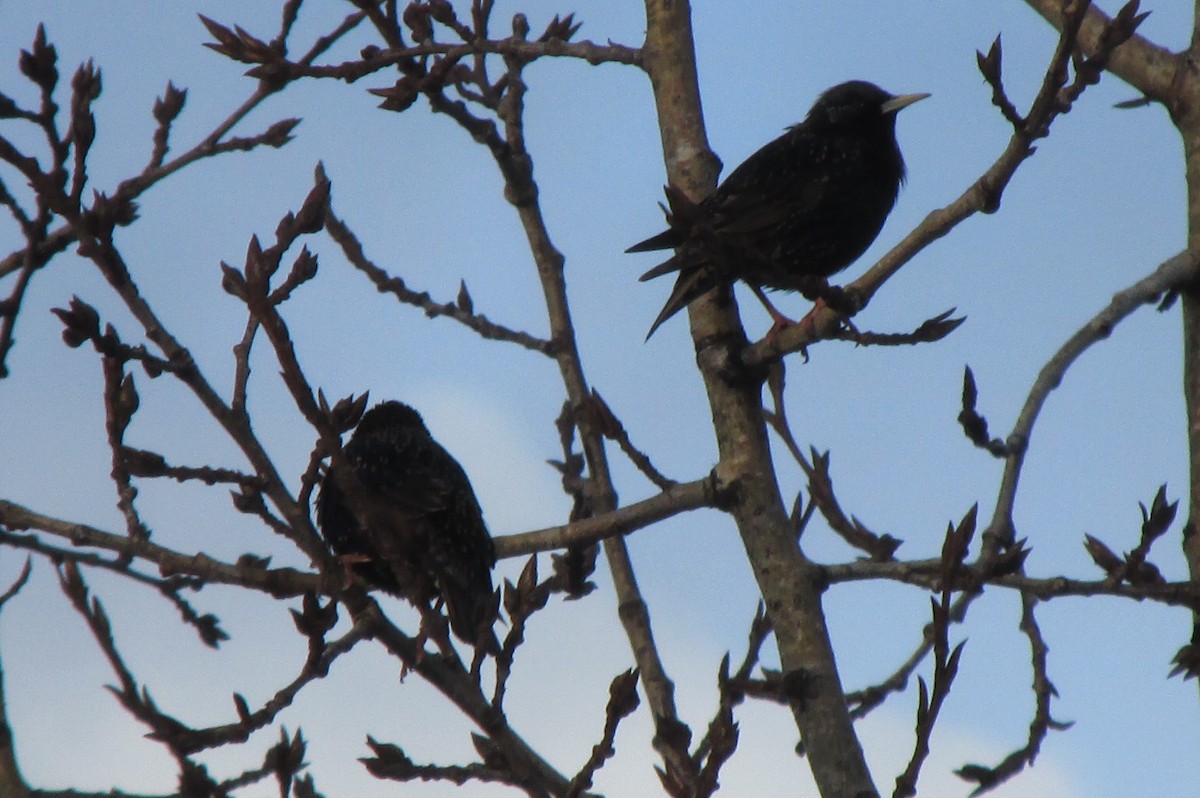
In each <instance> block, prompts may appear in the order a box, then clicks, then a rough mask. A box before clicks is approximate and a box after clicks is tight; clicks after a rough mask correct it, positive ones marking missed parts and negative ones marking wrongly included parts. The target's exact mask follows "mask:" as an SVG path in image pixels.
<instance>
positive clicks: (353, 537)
mask: <svg viewBox="0 0 1200 798" xmlns="http://www.w3.org/2000/svg"><path fill="white" fill-rule="evenodd" d="M317 522H318V524H319V525H320V527H321V533H322V534H323V535H324V536H325V540H326V541H327V542H328V543H329V545H330V547H331V548H332V549H333V551H334V553H335V554H337V555H339V556H340V557H342V558H343V560H344V561H345V562H347V563H348V564H351V566H350V567H351V568H353V570H354V572H355V573H356V574H357V575H358V576H359V577H361V578H362V579H363V580H364V581H366V582H367V583H369V584H370V585H372V586H374V587H378V588H381V589H383V590H386V591H387V592H389V593H392V594H394V595H397V596H402V597H404V598H407V599H408V600H410V601H412V602H414V603H419V604H421V605H423V606H428V605H429V603H430V602H431V601H432V600H433V599H435V598H439V597H440V598H441V599H442V600H443V601H444V602H445V605H446V614H447V615H448V616H449V618H450V628H451V629H453V630H454V633H455V634H456V635H458V636H459V637H460V638H462V639H463V640H464V641H466V642H468V643H471V644H472V645H476V644H478V643H480V642H483V641H488V640H492V639H494V638H493V637H492V634H491V632H490V630H489V629H488V626H489V624H488V621H489V620H490V619H491V617H492V614H493V612H494V608H495V600H494V594H493V592H492V573H491V572H492V566H493V565H495V563H496V552H495V548H494V547H493V545H492V539H491V537H490V536H489V535H488V530H487V527H486V526H485V525H484V523H483V513H482V511H481V510H480V509H479V502H478V501H477V500H476V499H475V491H474V490H472V489H471V483H470V481H468V479H467V475H466V473H465V472H464V471H463V469H462V466H460V465H459V464H458V462H457V461H456V460H455V459H454V458H453V457H451V456H450V453H449V452H447V451H446V450H445V449H443V448H442V447H441V445H440V444H439V443H438V442H437V441H435V440H434V439H433V438H432V437H431V436H430V434H429V430H427V429H426V428H425V424H424V422H423V421H422V420H421V416H420V415H419V414H418V413H417V411H416V410H413V409H412V408H411V407H409V406H408V405H405V404H401V403H400V402H382V403H380V404H378V405H376V406H375V407H373V408H371V409H370V410H369V411H367V412H366V413H365V414H364V415H363V417H362V420H361V421H360V422H359V423H358V427H357V428H355V430H354V434H353V435H352V436H351V437H350V442H349V443H348V444H346V446H345V448H344V449H343V451H342V455H341V456H340V457H335V458H334V460H333V462H332V463H331V465H330V469H329V471H328V473H326V475H325V479H324V480H323V481H322V483H321V493H320V496H319V497H318V498H317Z"/></svg>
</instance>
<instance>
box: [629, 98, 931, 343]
mask: <svg viewBox="0 0 1200 798" xmlns="http://www.w3.org/2000/svg"><path fill="white" fill-rule="evenodd" d="M928 96H929V95H927V94H903V95H900V96H898V97H897V96H893V95H891V94H888V93H887V92H886V91H884V90H883V89H881V88H879V87H878V86H876V85H874V84H872V83H867V82H865V81H857V80H856V81H850V82H849V83H842V84H839V85H837V86H834V87H833V88H832V89H829V90H827V91H826V92H825V93H824V94H822V95H821V96H820V97H819V98H818V99H817V102H816V103H815V104H814V105H813V107H812V110H810V111H809V112H808V116H807V117H806V118H805V120H804V121H803V122H801V123H800V124H798V125H793V126H792V127H790V128H788V131H787V132H786V133H784V134H783V135H782V136H780V137H779V138H777V139H775V140H774V141H772V142H771V143H769V144H767V145H766V146H765V147H763V148H762V149H760V150H759V151H758V152H756V153H754V154H753V155H751V156H750V157H749V158H747V159H746V160H745V162H743V163H742V165H741V166H739V167H738V168H737V169H734V170H733V172H732V173H730V175H729V176H728V177H727V178H725V180H724V181H723V182H722V183H721V184H720V186H718V187H717V189H716V191H714V192H713V193H712V194H710V195H709V196H708V197H707V198H705V199H704V200H703V201H702V202H700V203H698V204H691V203H689V202H688V201H687V200H686V198H684V197H682V194H681V193H680V192H678V191H677V190H673V189H668V196H669V197H670V198H671V200H672V211H673V214H668V221H669V222H670V224H671V228H670V229H668V230H665V231H664V232H662V233H659V234H658V235H656V236H652V237H651V238H647V239H646V240H645V241H642V242H640V243H638V244H634V245H633V246H632V247H630V248H629V249H628V250H626V251H627V252H645V251H648V250H654V249H670V248H677V251H676V253H675V255H674V256H673V257H671V259H670V260H668V261H666V262H665V263H662V264H660V265H658V266H655V267H654V268H653V269H651V270H650V271H648V272H646V273H645V274H643V275H642V277H641V279H642V280H649V279H652V278H654V277H658V276H660V275H663V274H667V273H668V272H673V271H678V272H679V277H678V279H677V280H676V282H675V288H674V290H672V291H671V296H670V298H669V299H668V300H667V304H666V305H665V306H664V307H663V309H662V312H661V313H659V314H658V318H657V319H655V320H654V324H653V325H651V327H650V333H649V334H648V335H647V336H646V337H647V338H649V337H650V335H653V334H654V331H655V330H656V329H658V327H659V325H660V324H662V323H663V322H664V321H666V320H667V319H669V318H670V317H671V316H672V315H674V314H675V313H678V312H679V311H680V310H681V309H683V308H684V307H686V306H687V304H688V303H689V302H691V301H692V300H693V299H696V298H697V297H699V296H701V295H702V294H704V293H706V292H707V291H709V290H710V289H712V288H715V287H716V286H718V285H728V284H730V283H732V282H733V281H734V280H742V281H743V282H745V283H746V284H747V285H749V286H750V287H751V288H752V289H753V290H754V291H755V293H756V294H757V295H758V296H759V298H760V299H762V300H763V302H764V303H765V304H766V305H767V308H768V310H770V311H771V314H772V316H773V317H775V319H776V323H780V322H782V321H784V319H783V317H782V316H781V315H780V314H779V313H778V312H777V311H775V309H774V308H773V307H771V305H770V303H769V302H767V301H766V297H765V295H764V294H763V293H762V288H764V287H765V288H772V289H781V290H786V291H796V290H800V289H801V288H803V287H804V285H805V284H806V281H811V279H812V278H814V277H816V278H826V277H829V276H830V275H832V274H835V273H836V272H839V271H841V270H842V269H844V268H846V267H847V266H849V265H850V264H851V263H853V262H854V260H855V259H856V258H858V256H859V255H861V254H862V253H863V252H864V251H865V250H866V248H867V247H868V246H870V245H871V242H872V241H874V240H875V236H877V235H878V234H879V230H880V228H882V227H883V222H884V219H886V218H887V215H888V213H890V212H891V210H892V206H893V205H895V203H896V195H897V194H898V193H899V191H900V184H901V183H902V182H903V181H904V159H903V158H902V157H901V156H900V148H899V146H897V144H896V116H895V114H896V112H897V111H899V110H900V109H901V108H904V107H905V106H908V105H911V104H913V103H915V102H916V101H917V100H921V99H924V98H925V97H928ZM680 206H682V207H680Z"/></svg>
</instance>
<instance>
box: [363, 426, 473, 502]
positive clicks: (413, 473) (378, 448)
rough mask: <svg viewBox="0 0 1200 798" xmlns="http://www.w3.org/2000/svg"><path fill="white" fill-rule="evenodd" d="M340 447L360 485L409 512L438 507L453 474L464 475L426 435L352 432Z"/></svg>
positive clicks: (454, 477)
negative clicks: (350, 437)
mask: <svg viewBox="0 0 1200 798" xmlns="http://www.w3.org/2000/svg"><path fill="white" fill-rule="evenodd" d="M345 451H346V461H347V463H348V464H349V465H350V467H351V468H352V469H353V471H354V474H355V476H356V477H357V478H358V481H359V483H360V484H361V485H362V487H363V489H364V490H365V491H367V492H369V493H371V494H373V495H374V496H376V497H378V498H379V499H381V500H384V501H387V502H388V503H389V504H390V505H391V506H392V507H394V508H395V509H396V510H397V511H400V512H406V513H412V514H413V515H414V516H421V515H428V514H430V513H435V512H438V511H441V510H444V509H445V508H446V507H447V505H448V504H449V503H450V501H451V498H452V496H453V494H454V491H455V484H456V481H457V478H460V479H462V480H465V479H466V476H465V475H463V474H462V469H461V468H460V467H459V465H458V463H457V462H455V461H454V458H452V457H451V456H450V455H449V454H448V453H447V452H446V450H445V449H443V448H442V447H441V446H440V445H439V444H438V443H437V442H435V441H434V440H433V439H432V438H430V437H429V436H428V435H423V434H422V435H414V434H410V433H408V432H406V431H393V430H387V431H384V432H380V433H376V434H374V435H370V436H365V437H357V438H355V439H353V440H351V442H350V443H349V444H348V445H347V446H346V450H345Z"/></svg>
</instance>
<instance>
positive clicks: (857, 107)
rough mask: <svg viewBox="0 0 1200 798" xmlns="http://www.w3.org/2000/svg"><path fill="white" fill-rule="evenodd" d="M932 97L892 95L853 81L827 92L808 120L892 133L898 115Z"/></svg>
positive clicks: (872, 85)
mask: <svg viewBox="0 0 1200 798" xmlns="http://www.w3.org/2000/svg"><path fill="white" fill-rule="evenodd" d="M928 96H929V95H928V94H901V95H894V94H889V93H888V92H886V91H884V90H883V89H881V88H879V87H878V86H876V85H875V84H874V83H868V82H867V81H865V80H851V81H847V82H846V83H839V84H838V85H836V86H834V87H833V88H831V89H827V90H826V91H825V92H824V93H823V94H822V95H821V96H820V97H818V98H817V101H816V102H815V103H814V104H813V107H812V110H811V111H809V112H808V119H809V120H810V121H812V122H813V123H814V124H817V125H820V126H826V125H829V126H834V127H838V128H854V127H859V128H862V129H864V130H871V129H880V128H882V129H885V130H890V129H892V126H893V125H894V123H895V118H896V116H895V115H896V112H897V111H899V110H900V109H901V108H906V107H908V106H910V105H912V104H913V103H915V102H917V101H918V100H923V99H925V98H926V97H928Z"/></svg>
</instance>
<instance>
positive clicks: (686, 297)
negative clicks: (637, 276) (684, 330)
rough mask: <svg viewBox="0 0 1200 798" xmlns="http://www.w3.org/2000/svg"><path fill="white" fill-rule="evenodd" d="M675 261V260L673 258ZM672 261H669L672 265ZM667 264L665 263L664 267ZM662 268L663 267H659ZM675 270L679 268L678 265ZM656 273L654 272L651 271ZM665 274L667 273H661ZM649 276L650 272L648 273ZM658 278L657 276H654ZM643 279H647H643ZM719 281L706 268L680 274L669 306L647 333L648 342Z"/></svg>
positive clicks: (686, 270) (690, 269) (668, 299)
mask: <svg viewBox="0 0 1200 798" xmlns="http://www.w3.org/2000/svg"><path fill="white" fill-rule="evenodd" d="M672 260H674V258H672ZM670 262H671V261H667V263H670ZM666 265H667V264H666V263H664V264H663V266H666ZM659 268H662V267H659ZM675 268H679V265H678V264H677V265H676V266H675ZM651 271H654V270H651ZM660 273H661V274H665V273H666V272H660ZM647 275H649V272H647ZM654 276H657V275H654ZM642 279H646V277H643V278H642ZM716 285H717V281H716V280H715V279H714V278H713V275H712V272H711V271H710V270H708V269H705V268H689V269H683V270H681V271H680V272H679V279H678V280H676V281H675V287H674V288H672V289H671V296H669V297H667V304H665V305H663V309H662V310H661V311H659V314H658V318H656V319H655V320H654V323H653V324H651V325H650V332H648V333H646V340H647V341H649V340H650V336H652V335H654V331H655V330H657V329H658V328H659V326H661V325H662V323H663V322H664V321H666V320H667V319H669V318H671V317H672V316H674V315H675V314H676V313H678V312H679V311H681V310H683V309H684V308H686V307H687V306H688V303H690V302H691V301H692V300H693V299H696V298H697V297H699V296H701V295H702V294H705V293H707V292H708V290H709V289H711V288H713V287H715V286H716Z"/></svg>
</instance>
